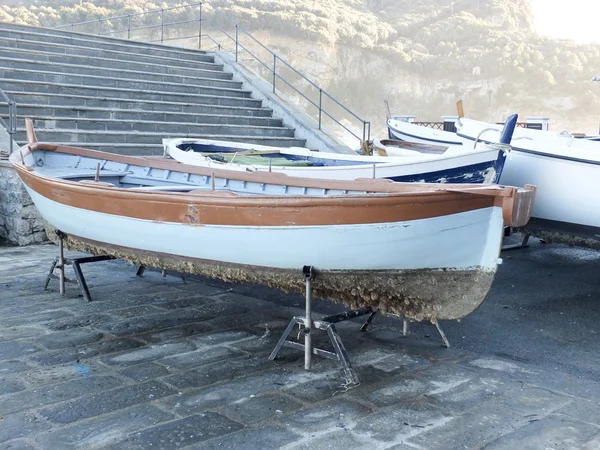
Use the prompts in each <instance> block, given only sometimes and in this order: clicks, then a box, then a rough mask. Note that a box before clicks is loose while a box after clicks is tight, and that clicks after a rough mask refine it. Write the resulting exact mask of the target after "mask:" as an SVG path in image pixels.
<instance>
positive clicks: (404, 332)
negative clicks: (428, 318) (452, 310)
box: [402, 319, 450, 348]
mask: <svg viewBox="0 0 600 450" xmlns="http://www.w3.org/2000/svg"><path fill="white" fill-rule="evenodd" d="M431 323H432V324H433V325H435V328H436V329H437V331H438V333H439V334H440V338H442V343H443V345H444V347H446V348H450V341H449V340H448V338H447V337H446V333H444V330H442V327H441V326H440V324H439V322H437V321H435V322H434V321H432V322H431ZM408 324H409V321H408V320H406V319H404V320H403V323H402V335H403V336H404V337H407V336H408Z"/></svg>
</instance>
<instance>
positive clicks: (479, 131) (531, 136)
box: [456, 118, 600, 152]
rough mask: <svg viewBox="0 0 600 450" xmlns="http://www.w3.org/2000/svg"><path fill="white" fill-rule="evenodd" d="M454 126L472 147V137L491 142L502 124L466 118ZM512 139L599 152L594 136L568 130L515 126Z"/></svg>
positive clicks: (459, 135)
mask: <svg viewBox="0 0 600 450" xmlns="http://www.w3.org/2000/svg"><path fill="white" fill-rule="evenodd" d="M456 127H457V130H460V132H459V133H457V136H458V138H459V139H461V140H462V141H463V144H465V145H467V146H468V147H472V144H473V138H477V136H480V138H481V140H482V142H489V141H492V142H493V141H494V140H495V139H496V138H497V136H498V135H499V133H500V132H501V130H502V125H498V124H492V123H487V122H480V121H477V120H472V119H466V118H461V119H459V120H458V121H457V122H456ZM467 136H468V138H467ZM513 139H514V140H516V141H518V140H523V139H527V140H531V141H535V142H538V143H540V144H548V145H555V146H560V147H569V148H574V149H583V150H590V151H596V152H600V142H598V141H597V140H596V138H595V137H593V136H591V137H590V138H589V139H588V138H584V137H581V136H578V135H573V134H571V133H569V132H568V131H560V132H553V131H544V130H535V129H531V128H516V129H515V131H514V137H513Z"/></svg>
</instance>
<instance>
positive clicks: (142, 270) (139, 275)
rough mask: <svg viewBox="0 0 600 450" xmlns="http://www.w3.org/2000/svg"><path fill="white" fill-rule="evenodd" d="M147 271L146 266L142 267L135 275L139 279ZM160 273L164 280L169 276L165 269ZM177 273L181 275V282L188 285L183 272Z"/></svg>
mask: <svg viewBox="0 0 600 450" xmlns="http://www.w3.org/2000/svg"><path fill="white" fill-rule="evenodd" d="M145 271H146V266H140V267H138V270H137V272H136V273H135V275H136V276H138V277H141V276H142V275H144V272H145ZM160 273H161V275H162V277H163V278H165V277H166V276H167V271H166V270H165V269H160ZM177 273H178V274H179V278H181V281H182V282H183V284H187V281H186V279H185V276H184V275H183V274H182V273H181V272H177Z"/></svg>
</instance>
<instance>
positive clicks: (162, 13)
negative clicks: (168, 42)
mask: <svg viewBox="0 0 600 450" xmlns="http://www.w3.org/2000/svg"><path fill="white" fill-rule="evenodd" d="M164 41H165V10H164V8H163V9H161V10H160V43H161V44H162V43H164Z"/></svg>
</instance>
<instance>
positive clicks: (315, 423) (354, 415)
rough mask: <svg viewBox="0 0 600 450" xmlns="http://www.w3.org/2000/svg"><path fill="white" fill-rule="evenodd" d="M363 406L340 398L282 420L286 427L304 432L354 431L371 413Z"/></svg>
mask: <svg viewBox="0 0 600 450" xmlns="http://www.w3.org/2000/svg"><path fill="white" fill-rule="evenodd" d="M371 412H372V411H371V409H370V408H368V407H366V406H363V405H361V404H358V403H355V402H350V401H347V400H344V399H340V398H333V399H329V400H327V402H326V403H325V404H322V405H319V406H316V407H313V408H307V409H303V410H301V411H298V412H297V413H294V414H292V415H291V416H287V417H285V418H283V419H282V422H283V423H285V425H286V426H288V427H290V428H292V429H294V430H302V431H304V432H307V431H309V432H316V431H333V430H336V429H344V430H346V429H352V428H354V426H355V425H356V422H357V421H358V420H359V419H360V418H361V417H364V416H367V415H369V414H370V413H371Z"/></svg>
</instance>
